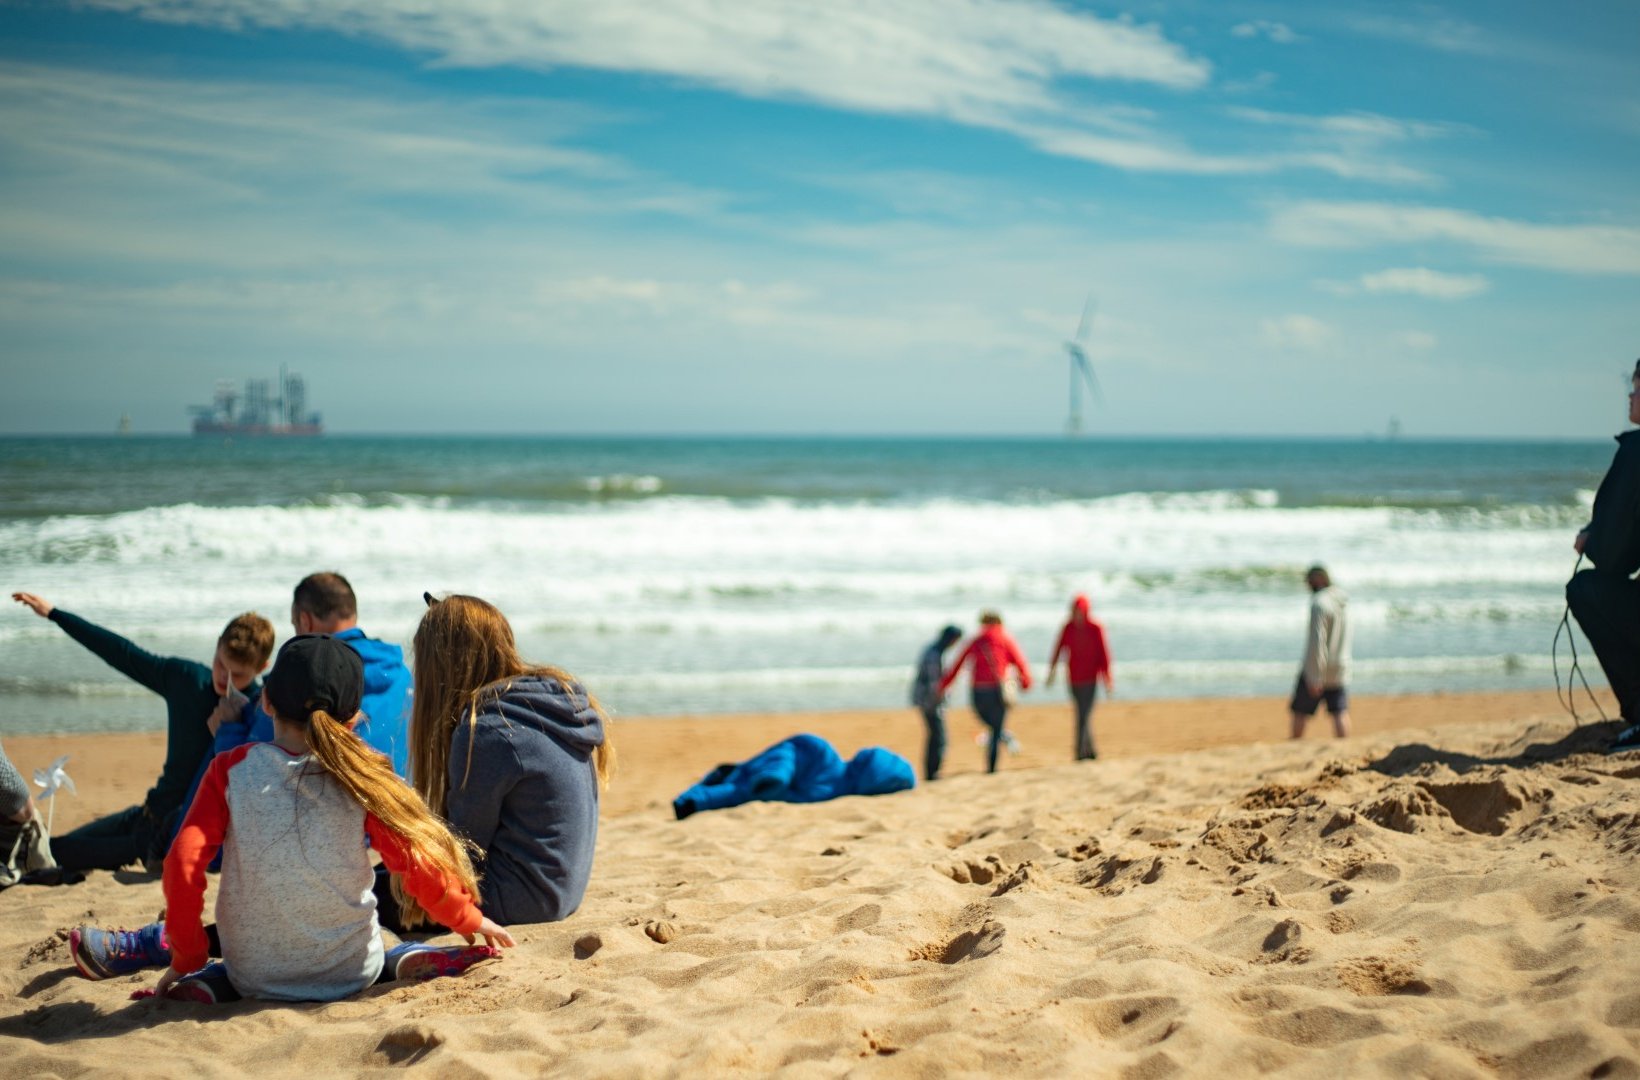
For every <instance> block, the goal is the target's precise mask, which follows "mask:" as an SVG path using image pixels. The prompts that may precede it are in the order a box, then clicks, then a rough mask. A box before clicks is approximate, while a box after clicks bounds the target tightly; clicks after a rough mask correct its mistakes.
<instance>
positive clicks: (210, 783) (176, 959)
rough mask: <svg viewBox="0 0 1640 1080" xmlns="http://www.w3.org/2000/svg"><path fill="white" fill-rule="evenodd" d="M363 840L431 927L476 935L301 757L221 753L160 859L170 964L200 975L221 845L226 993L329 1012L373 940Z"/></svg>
mask: <svg viewBox="0 0 1640 1080" xmlns="http://www.w3.org/2000/svg"><path fill="white" fill-rule="evenodd" d="M367 837H368V838H369V844H370V846H371V847H373V848H375V849H376V851H377V853H378V854H380V855H381V860H382V863H383V864H384V865H385V866H386V867H387V868H388V869H389V870H391V871H393V872H394V873H398V874H402V875H404V886H405V889H406V890H407V891H408V892H409V893H410V895H411V896H413V897H415V899H416V902H417V903H419V904H420V905H421V906H422V907H423V908H424V909H425V910H426V911H427V913H428V914H429V915H430V916H432V918H433V919H435V920H436V921H438V922H439V923H441V924H443V925H444V926H447V927H449V928H450V929H451V930H454V931H455V932H456V933H458V934H471V933H473V932H474V931H476V930H477V929H478V926H479V923H480V922H482V921H483V916H482V915H481V914H480V913H479V910H478V908H477V907H476V906H475V905H474V903H473V898H472V897H471V896H470V895H468V893H467V891H466V890H465V889H463V888H462V887H461V885H460V884H459V883H457V882H453V881H449V880H447V879H446V878H445V876H444V875H443V874H442V873H440V872H439V871H438V870H436V869H432V868H430V867H428V866H426V865H425V864H423V863H421V862H420V861H419V860H417V859H415V858H414V857H413V855H412V853H411V850H410V847H409V845H408V843H407V842H406V841H405V839H404V838H403V837H402V836H400V835H399V834H398V833H396V832H394V831H392V830H391V829H389V828H387V827H386V826H385V825H383V824H382V823H381V822H380V821H378V820H376V818H375V816H374V815H371V814H368V813H366V812H365V809H364V807H362V806H360V805H359V803H358V802H357V801H355V800H354V798H353V796H352V795H350V794H349V793H348V792H347V790H346V789H345V788H343V787H342V785H341V784H340V783H338V782H337V781H336V779H335V778H334V777H332V776H331V775H330V774H329V773H328V772H326V771H325V770H324V769H323V768H322V767H320V765H319V764H318V763H317V762H316V761H314V760H313V758H312V756H311V755H307V754H303V755H297V754H292V753H291V752H290V751H288V750H286V749H284V748H283V747H281V746H279V745H277V744H275V743H248V744H246V745H244V746H240V747H236V748H235V749H233V750H229V751H228V752H226V753H223V754H218V755H217V756H216V757H215V758H214V759H213V760H212V761H211V764H210V767H209V768H208V769H207V770H206V771H205V779H204V781H203V782H202V783H201V784H200V786H199V794H198V795H197V796H196V797H195V799H194V804H193V806H192V807H191V808H190V809H189V811H188V818H187V820H186V821H184V822H183V823H182V829H181V831H179V832H178V833H177V838H176V841H175V842H174V843H173V844H172V845H171V853H170V854H169V855H168V856H166V859H165V932H166V936H167V937H168V938H169V939H170V943H171V966H172V967H173V968H175V969H176V970H177V971H179V972H183V973H187V972H191V971H197V970H198V969H199V968H201V967H204V966H205V963H206V961H207V950H208V945H207V940H206V936H205V927H204V920H203V914H204V908H205V868H206V867H207V866H209V865H210V862H211V859H212V858H213V857H214V856H215V855H216V852H217V849H218V848H221V850H222V876H221V879H220V882H219V884H218V887H217V894H216V925H217V933H218V935H219V936H220V938H221V941H222V959H223V962H224V963H225V964H226V966H227V970H228V979H229V981H230V982H232V983H233V985H234V989H236V990H238V991H239V993H240V994H241V995H242V996H244V997H251V998H271V999H274V1000H280V1001H334V1000H336V999H338V998H343V997H347V996H348V995H350V994H354V993H357V992H358V991H360V990H363V989H364V988H365V987H367V986H369V985H371V984H372V983H374V982H375V981H376V978H377V976H378V975H380V974H381V969H382V939H381V932H380V930H379V929H378V927H377V923H376V896H375V893H374V892H373V891H372V889H371V886H372V885H373V884H374V882H375V872H374V870H373V869H372V867H371V863H370V851H369V850H368V849H367V848H366V846H365V842H366V838H367Z"/></svg>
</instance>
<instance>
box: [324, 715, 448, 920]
mask: <svg viewBox="0 0 1640 1080" xmlns="http://www.w3.org/2000/svg"><path fill="white" fill-rule="evenodd" d="M307 737H308V746H309V748H311V749H312V751H313V757H314V760H316V761H317V762H318V763H319V764H320V765H322V766H323V767H324V769H325V771H326V772H328V773H329V774H330V775H331V776H333V777H335V778H336V782H337V783H339V784H341V785H342V787H343V788H345V789H346V790H347V793H348V794H349V795H351V796H353V798H354V800H355V801H356V802H358V804H359V805H360V806H362V807H364V809H365V812H366V813H368V814H371V815H373V816H374V817H375V818H376V820H377V821H380V822H381V823H382V824H383V825H385V826H386V827H387V828H388V829H390V830H392V831H393V832H395V833H397V834H398V835H400V836H402V837H403V838H404V839H405V841H406V846H407V847H408V848H409V850H410V858H411V860H412V861H413V862H415V863H416V864H417V865H419V866H423V867H431V868H433V869H436V870H438V871H439V872H440V873H442V874H443V875H444V877H445V879H446V880H451V881H454V882H456V883H459V884H460V885H461V887H462V888H464V889H466V890H467V893H468V894H469V895H470V896H472V897H473V898H474V899H475V900H476V899H477V898H478V879H477V877H476V875H475V874H474V873H473V863H472V858H471V856H470V855H469V850H470V849H471V847H472V844H471V843H470V842H469V841H466V840H463V839H458V838H457V837H456V836H455V834H453V833H452V832H451V831H450V829H449V827H448V826H447V825H445V824H444V822H443V821H441V820H440V819H439V818H438V817H437V816H435V815H434V814H433V813H432V811H430V810H428V809H427V804H426V803H425V802H424V801H422V797H421V796H420V795H418V794H417V793H416V790H415V789H414V788H412V787H411V786H410V785H409V784H406V783H405V782H404V781H403V780H401V779H400V778H399V776H398V774H397V773H395V772H394V771H393V764H392V762H390V761H389V760H388V759H387V758H385V757H383V756H382V755H381V754H378V753H377V752H376V751H374V750H372V749H371V748H370V747H369V746H368V745H366V744H365V742H364V740H363V739H361V738H359V737H358V736H357V735H356V734H354V733H353V732H352V731H351V730H350V729H349V728H348V727H347V726H346V725H345V724H343V723H342V722H341V721H339V720H337V719H336V718H335V717H333V716H331V715H330V714H329V713H327V712H325V711H324V710H323V709H315V710H314V711H313V713H312V714H311V715H310V716H309V718H308V723H307ZM393 896H394V898H395V899H397V900H398V901H399V906H400V910H401V918H402V922H403V925H404V926H405V927H407V928H408V927H411V926H415V925H418V924H420V923H422V922H426V921H427V917H426V913H425V912H423V911H422V909H421V906H420V905H419V904H417V903H416V902H415V900H414V899H412V898H411V897H410V896H409V895H408V894H406V893H405V892H404V889H403V886H402V884H401V882H400V880H399V875H398V874H394V875H393Z"/></svg>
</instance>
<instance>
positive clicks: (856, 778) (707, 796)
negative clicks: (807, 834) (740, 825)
mask: <svg viewBox="0 0 1640 1080" xmlns="http://www.w3.org/2000/svg"><path fill="white" fill-rule="evenodd" d="M916 784H917V778H916V775H915V774H914V773H913V772H912V771H911V763H910V762H909V761H907V760H906V759H905V758H903V757H901V756H900V755H898V754H896V753H894V752H893V751H892V750H884V749H883V748H882V747H880V746H868V747H866V748H865V749H864V750H861V751H860V752H859V753H858V754H855V755H854V760H852V761H848V762H845V761H844V760H843V759H842V757H841V755H839V754H838V753H837V751H835V750H833V749H832V748H831V744H830V743H828V742H827V741H826V740H824V739H822V738H820V736H818V735H793V736H792V737H791V738H789V739H787V740H786V741H784V742H778V743H775V744H774V745H773V746H771V747H769V748H768V749H767V750H765V751H763V752H762V753H761V754H759V755H757V756H756V757H754V758H751V759H750V760H747V761H743V762H741V763H740V764H739V765H719V766H718V767H717V768H715V769H713V770H712V771H711V772H709V773H707V774H706V776H705V777H704V778H703V779H702V780H701V782H700V783H698V784H696V785H695V786H694V787H692V788H690V789H689V790H688V791H685V792H684V793H683V794H682V795H679V796H678V797H677V798H676V799H673V800H672V812H673V813H675V814H677V815H678V817H679V818H686V817H688V816H689V815H690V814H693V813H695V812H696V811H698V810H722V809H724V808H725V807H729V806H739V805H740V804H741V803H746V802H754V801H757V800H760V799H761V800H764V801H767V802H792V803H810V802H824V801H826V800H827V799H835V798H837V797H838V796H840V795H887V794H888V793H890V792H893V791H904V790H906V789H907V788H911V787H915V786H916Z"/></svg>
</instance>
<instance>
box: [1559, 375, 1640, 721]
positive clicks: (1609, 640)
mask: <svg viewBox="0 0 1640 1080" xmlns="http://www.w3.org/2000/svg"><path fill="white" fill-rule="evenodd" d="M1629 423H1631V424H1640V361H1636V362H1635V365H1634V374H1633V376H1631V378H1630V380H1629ZM1572 547H1573V549H1574V550H1576V551H1577V553H1578V554H1579V555H1581V556H1583V557H1584V558H1586V559H1588V560H1589V562H1590V564H1591V565H1592V567H1593V569H1589V570H1580V571H1578V572H1577V573H1576V574H1574V575H1572V580H1571V581H1569V582H1567V583H1566V603H1567V604H1568V605H1569V606H1570V607H1571V609H1572V614H1573V615H1575V616H1576V617H1577V624H1578V625H1579V626H1581V627H1582V628H1583V636H1584V637H1586V638H1588V639H1589V644H1590V645H1592V646H1594V655H1595V657H1596V658H1597V659H1598V660H1599V661H1600V667H1601V669H1602V670H1603V671H1605V673H1606V681H1607V682H1608V683H1610V684H1611V688H1612V694H1613V695H1615V696H1616V698H1617V707H1618V709H1619V710H1621V712H1622V714H1623V717H1622V718H1623V721H1624V727H1623V730H1622V731H1621V732H1619V733H1618V736H1617V740H1616V741H1615V742H1613V743H1612V745H1611V746H1610V747H1609V748H1608V749H1609V751H1611V752H1614V753H1615V752H1617V751H1621V750H1634V749H1640V582H1637V581H1635V580H1634V572H1635V571H1636V570H1640V431H1625V432H1623V434H1621V435H1619V436H1617V454H1616V455H1615V456H1614V457H1613V458H1612V463H1611V467H1610V468H1609V469H1607V470H1606V476H1605V478H1604V479H1602V480H1601V481H1600V489H1599V490H1598V491H1596V492H1595V496H1594V511H1593V513H1592V514H1591V515H1590V519H1589V523H1588V524H1587V525H1585V526H1584V527H1583V530H1582V531H1581V532H1579V533H1578V534H1577V539H1576V540H1574V541H1573V542H1572Z"/></svg>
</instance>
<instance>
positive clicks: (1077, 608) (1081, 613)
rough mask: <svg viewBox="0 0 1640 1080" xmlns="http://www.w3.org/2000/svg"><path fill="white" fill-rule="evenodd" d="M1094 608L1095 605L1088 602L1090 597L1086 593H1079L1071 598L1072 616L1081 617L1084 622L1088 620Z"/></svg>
mask: <svg viewBox="0 0 1640 1080" xmlns="http://www.w3.org/2000/svg"><path fill="white" fill-rule="evenodd" d="M1092 610H1093V605H1092V604H1090V603H1089V602H1088V598H1087V595H1086V594H1085V593H1077V594H1076V596H1074V597H1072V598H1071V617H1072V618H1080V619H1081V620H1082V621H1083V622H1087V621H1088V619H1089V617H1090V616H1089V612H1091V611H1092Z"/></svg>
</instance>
